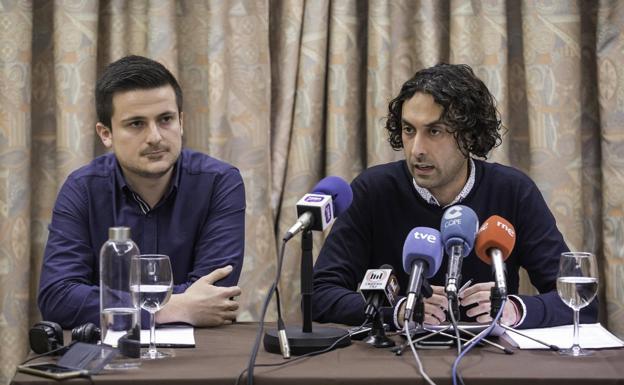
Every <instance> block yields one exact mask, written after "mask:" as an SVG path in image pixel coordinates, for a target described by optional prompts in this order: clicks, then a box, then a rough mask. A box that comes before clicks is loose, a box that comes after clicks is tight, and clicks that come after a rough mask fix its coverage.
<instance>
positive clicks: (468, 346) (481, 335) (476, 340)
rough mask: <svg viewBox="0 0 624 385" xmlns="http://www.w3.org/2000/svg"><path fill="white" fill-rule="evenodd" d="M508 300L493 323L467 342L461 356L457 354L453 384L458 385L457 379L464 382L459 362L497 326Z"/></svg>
mask: <svg viewBox="0 0 624 385" xmlns="http://www.w3.org/2000/svg"><path fill="white" fill-rule="evenodd" d="M506 302H507V299H503V301H502V303H501V307H500V309H499V310H498V314H496V317H494V319H493V320H492V323H491V324H490V325H489V326H488V327H487V328H486V329H485V330H483V331H482V332H481V333H479V334H477V336H476V337H474V338H473V339H472V340H470V341H468V343H466V346H465V349H464V350H463V351H462V352H461V353H460V354H459V356H457V358H456V359H455V362H453V367H452V370H451V375H452V378H453V385H457V381H458V380H459V381H460V382H461V383H462V384H463V383H464V381H463V379H462V378H461V376H459V375H458V367H459V363H460V362H461V360H462V358H464V356H465V355H466V354H468V352H469V351H470V350H472V348H474V347H475V346H476V345H477V344H479V343H480V342H481V340H483V339H484V338H485V337H487V336H488V335H489V334H490V333H491V332H492V330H494V327H495V326H496V324H498V321H499V320H500V318H501V316H502V315H503V309H504V308H505V303H506Z"/></svg>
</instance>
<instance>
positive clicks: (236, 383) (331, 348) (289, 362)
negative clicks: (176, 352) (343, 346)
mask: <svg viewBox="0 0 624 385" xmlns="http://www.w3.org/2000/svg"><path fill="white" fill-rule="evenodd" d="M366 322H367V321H364V323H363V324H362V325H360V326H358V327H357V328H356V329H355V330H353V331H352V332H351V333H348V334H345V335H344V336H342V337H340V338H338V339H337V340H336V341H335V342H334V343H333V344H331V345H330V346H329V347H327V348H325V349H322V350H316V351H313V352H310V353H306V354H302V355H300V356H299V357H297V358H293V359H292V360H288V361H283V362H279V363H276V364H254V366H255V367H267V366H284V365H289V364H292V363H294V362H297V361H299V360H302V359H304V358H309V357H313V356H318V355H319V354H323V353H327V352H329V351H330V350H333V349H334V348H335V347H336V345H338V343H340V341H342V340H343V339H345V338H347V337H351V334H353V333H357V332H358V331H360V330H361V329H363V328H364V325H366ZM248 371H249V368H247V369H244V370H243V371H242V372H241V373H240V374H239V375H238V378H237V379H236V382H235V383H234V385H238V384H239V383H240V380H241V378H242V377H243V375H244V374H245V373H246V372H248ZM247 378H248V379H249V377H247Z"/></svg>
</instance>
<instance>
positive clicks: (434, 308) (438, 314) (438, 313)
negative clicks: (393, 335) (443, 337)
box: [398, 285, 448, 327]
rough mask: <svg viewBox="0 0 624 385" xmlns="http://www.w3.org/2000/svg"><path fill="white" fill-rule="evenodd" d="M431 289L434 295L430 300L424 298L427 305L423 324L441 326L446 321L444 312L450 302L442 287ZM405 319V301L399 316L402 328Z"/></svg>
mask: <svg viewBox="0 0 624 385" xmlns="http://www.w3.org/2000/svg"><path fill="white" fill-rule="evenodd" d="M431 288H432V289H433V295H432V296H431V297H429V298H423V304H424V305H425V319H424V322H423V323H426V324H428V325H439V324H440V323H442V322H444V321H445V320H446V314H445V313H444V311H445V310H446V309H447V308H448V300H447V299H446V294H445V293H444V288H443V287H442V286H435V285H431ZM404 317H405V301H403V303H402V304H401V308H400V309H399V314H398V321H399V325H401V327H403V318H404Z"/></svg>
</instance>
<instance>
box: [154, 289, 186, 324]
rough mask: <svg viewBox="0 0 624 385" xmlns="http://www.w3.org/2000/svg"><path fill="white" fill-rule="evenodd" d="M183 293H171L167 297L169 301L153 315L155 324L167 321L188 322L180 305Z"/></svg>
mask: <svg viewBox="0 0 624 385" xmlns="http://www.w3.org/2000/svg"><path fill="white" fill-rule="evenodd" d="M182 294H183V293H180V294H172V295H171V298H169V302H167V304H166V305H165V306H163V308H162V309H160V310H159V311H157V312H156V314H155V315H154V317H155V320H156V323H157V324H165V323H169V322H186V323H190V322H189V320H188V319H187V318H188V317H187V314H186V311H185V309H184V306H183V305H182V301H183V298H182V297H183V296H182Z"/></svg>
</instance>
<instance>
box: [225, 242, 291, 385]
mask: <svg viewBox="0 0 624 385" xmlns="http://www.w3.org/2000/svg"><path fill="white" fill-rule="evenodd" d="M285 250H286V241H282V247H281V249H280V254H279V258H278V266H277V273H276V274H275V281H274V282H273V284H272V285H271V287H270V288H269V291H268V292H267V295H266V298H265V299H264V303H263V304H262V311H261V312H260V325H258V332H257V333H256V340H255V341H254V345H253V347H252V349H251V355H250V356H249V363H248V364H247V369H246V371H247V372H248V373H249V375H248V376H247V384H248V385H253V369H254V366H255V363H256V357H257V356H258V350H259V349H260V339H261V338H262V332H263V331H264V317H265V316H266V312H267V309H268V307H269V303H270V302H271V297H273V293H274V292H275V289H276V288H277V284H278V283H279V279H280V275H281V270H282V269H281V263H282V261H283V259H284V251H285ZM244 372H245V371H243V372H242V373H241V374H240V375H239V377H238V378H239V379H240V378H241V376H242V375H243V373H244ZM236 383H237V384H238V380H237V381H236Z"/></svg>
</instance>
